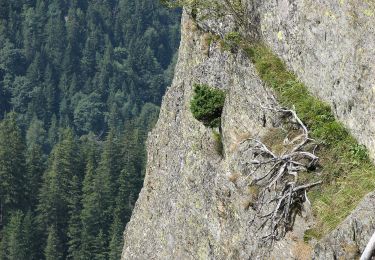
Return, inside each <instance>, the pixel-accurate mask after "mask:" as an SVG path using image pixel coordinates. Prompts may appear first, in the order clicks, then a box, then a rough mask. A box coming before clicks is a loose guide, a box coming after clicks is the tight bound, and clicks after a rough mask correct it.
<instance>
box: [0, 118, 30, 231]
mask: <svg viewBox="0 0 375 260" xmlns="http://www.w3.org/2000/svg"><path fill="white" fill-rule="evenodd" d="M15 117H16V115H15V114H14V113H12V114H9V115H8V116H7V118H6V119H4V120H3V121H1V122H0V228H1V227H2V226H3V225H4V224H6V223H7V219H8V218H9V216H10V215H11V214H10V213H11V211H12V210H15V209H17V208H23V207H25V206H26V205H25V188H26V187H25V178H26V165H25V164H26V160H25V143H24V141H23V138H22V135H21V131H20V129H19V127H18V126H17V122H16V119H15Z"/></svg>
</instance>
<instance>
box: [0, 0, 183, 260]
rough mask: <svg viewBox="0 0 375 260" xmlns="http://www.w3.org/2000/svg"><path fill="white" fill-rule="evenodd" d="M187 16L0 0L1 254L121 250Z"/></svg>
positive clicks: (117, 1)
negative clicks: (182, 18) (182, 19)
mask: <svg viewBox="0 0 375 260" xmlns="http://www.w3.org/2000/svg"><path fill="white" fill-rule="evenodd" d="M178 43H179V14H178V12H172V11H171V10H166V9H164V8H162V7H161V6H160V4H159V1H158V0H137V1H135V0H101V1H98V0H95V1H88V0H17V1H10V0H0V259H17V260H19V259H51V260H55V259H119V258H120V253H121V249H122V232H123V230H124V227H125V225H126V223H127V221H128V220H129V218H130V215H131V211H132V209H133V206H134V203H135V200H136V199H137V196H138V192H139V190H140V188H141V187H142V181H143V175H144V163H145V159H146V158H145V149H144V142H145V139H146V137H147V132H148V131H149V130H150V129H151V128H152V126H153V124H154V123H155V121H156V119H157V117H158V113H159V103H160V101H161V97H162V95H163V93H164V90H165V88H166V86H167V85H168V84H169V83H170V80H171V76H172V73H173V64H174V62H173V61H174V60H175V58H174V56H175V55H174V54H175V51H176V49H177V47H178Z"/></svg>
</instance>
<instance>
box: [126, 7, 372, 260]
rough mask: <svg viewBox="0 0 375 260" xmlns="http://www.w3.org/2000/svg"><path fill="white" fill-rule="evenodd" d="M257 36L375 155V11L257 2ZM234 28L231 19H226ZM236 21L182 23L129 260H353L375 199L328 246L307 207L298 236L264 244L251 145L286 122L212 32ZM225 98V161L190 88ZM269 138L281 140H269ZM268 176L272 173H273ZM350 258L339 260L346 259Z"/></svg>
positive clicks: (248, 68) (249, 69)
mask: <svg viewBox="0 0 375 260" xmlns="http://www.w3.org/2000/svg"><path fill="white" fill-rule="evenodd" d="M247 3H248V5H249V10H252V12H251V15H252V16H251V17H248V19H249V21H252V24H253V26H254V31H253V32H248V33H249V34H251V35H252V36H253V35H257V37H259V38H261V39H262V40H264V41H265V42H266V43H267V45H268V46H269V47H270V48H271V49H272V50H273V51H274V52H275V53H277V54H278V55H279V56H280V57H281V58H282V59H283V60H284V62H285V63H286V64H287V66H288V67H289V69H290V70H292V71H293V72H294V73H295V74H296V75H297V76H298V77H299V78H300V79H301V80H302V81H303V82H305V83H306V85H307V87H308V88H309V89H310V91H311V92H312V93H313V94H315V95H316V96H317V97H319V98H321V99H323V100H325V101H327V102H329V104H330V105H331V107H332V109H333V111H334V113H335V115H336V116H337V118H338V119H340V120H341V121H342V122H343V123H344V124H345V125H346V126H347V127H348V128H349V129H350V131H351V132H352V134H353V135H354V136H355V137H356V138H357V140H358V141H359V142H360V143H363V144H365V145H366V146H367V147H368V149H369V150H370V152H371V154H372V155H374V152H375V142H374V136H375V135H374V129H375V127H374V124H375V120H374V119H373V118H375V115H374V112H375V103H374V99H375V96H374V95H375V91H374V86H375V76H374V75H375V67H374V64H375V60H374V57H375V56H374V55H373V54H374V48H372V47H374V46H373V45H374V42H375V41H374V37H375V33H374V31H373V30H374V28H375V19H373V15H374V6H373V3H372V2H370V1H368V2H367V1H346V0H342V1H334V3H333V1H328V0H327V1H299V0H280V1H272V0H267V1H250V0H249V1H248V2H247ZM228 21H231V19H229V20H228ZM228 21H224V22H223V21H215V20H210V21H207V22H203V23H198V24H197V23H196V21H194V19H192V18H191V16H190V15H188V14H186V13H184V14H183V18H182V39H181V45H180V50H179V58H178V63H177V66H176V69H175V77H174V81H173V84H172V86H171V87H170V88H168V90H167V93H166V94H165V96H164V99H163V103H162V108H161V112H160V118H159V121H158V123H157V125H156V127H155V129H154V130H153V131H152V132H151V133H150V135H149V138H148V144H147V148H148V149H147V150H148V163H147V172H146V177H145V181H144V187H143V189H142V191H141V193H140V196H139V199H138V201H137V204H136V207H135V209H134V212H133V216H132V218H131V221H130V222H129V224H128V225H127V227H126V230H125V244H124V249H123V254H122V259H272V258H273V259H310V258H315V259H355V258H356V257H358V254H359V253H360V252H361V251H362V250H363V249H364V247H365V245H366V243H367V240H368V239H369V237H370V236H371V234H372V232H373V230H374V228H375V204H374V203H375V199H374V195H373V194H369V195H368V196H367V197H366V198H365V199H364V200H363V202H361V203H360V204H359V205H358V207H357V209H355V210H354V211H353V213H352V214H351V215H350V216H348V217H347V218H346V220H345V221H343V223H342V224H340V225H339V226H338V227H337V228H336V229H335V230H333V231H332V232H330V233H329V234H326V235H325V236H324V237H323V238H322V239H320V240H319V241H318V240H312V241H310V243H305V241H304V234H305V231H306V230H307V229H309V228H310V227H311V226H313V225H314V217H313V216H312V214H311V212H310V207H309V205H308V203H307V202H306V203H305V205H304V209H303V211H302V212H301V213H300V214H299V215H298V216H297V217H296V219H295V222H294V227H293V229H292V230H290V231H289V232H287V234H286V236H285V237H284V238H283V239H281V240H279V241H276V242H274V243H273V244H272V246H271V247H270V246H269V245H268V244H266V243H264V242H263V240H262V237H263V236H264V235H265V234H267V232H269V230H267V228H260V226H261V224H262V220H261V219H260V218H258V217H256V214H255V211H254V209H253V207H252V204H253V203H254V201H255V200H256V199H257V198H256V192H255V191H254V190H253V189H251V188H250V187H249V180H248V177H249V174H250V173H251V172H252V170H253V169H252V168H251V167H252V166H251V165H249V158H252V156H254V155H253V154H251V149H249V147H248V144H247V143H246V142H244V141H245V140H247V139H248V138H249V137H252V138H256V139H259V140H262V139H264V138H265V137H267V136H269V135H270V132H271V133H272V131H273V130H274V129H279V128H283V119H282V118H281V117H280V115H278V114H277V113H275V112H273V111H270V110H266V109H263V108H262V107H261V106H260V105H259V103H260V102H261V103H262V105H263V106H270V107H271V106H277V104H275V102H276V101H275V100H274V99H273V98H271V97H272V96H273V94H274V93H273V92H272V90H271V89H270V88H268V87H267V86H266V85H265V84H264V83H263V82H262V80H261V79H260V77H259V76H258V73H257V71H256V69H255V66H254V65H253V64H252V62H251V61H250V59H249V58H248V56H247V55H245V53H244V52H243V51H241V50H239V51H236V52H230V51H224V50H223V48H222V46H221V44H220V42H215V41H212V39H211V38H212V34H211V33H210V31H211V32H214V33H215V34H219V35H225V34H226V33H228V32H230V31H231V30H232V29H233V28H234V27H235V25H234V23H232V22H228ZM195 83H202V84H203V83H204V84H208V85H210V86H213V87H216V88H220V89H223V90H225V91H226V93H227V96H226V101H225V105H224V111H223V115H222V126H221V129H222V143H223V147H224V149H223V155H222V154H220V153H219V152H218V151H217V150H218V149H217V145H218V143H217V142H218V141H217V140H216V139H215V137H214V135H213V134H212V130H211V129H208V128H206V127H205V126H203V124H202V123H200V122H199V121H197V120H196V119H194V118H193V116H192V115H191V112H190V108H189V104H190V100H191V98H192V94H193V85H194V84H195ZM271 138H272V137H271ZM264 170H266V169H264ZM340 257H341V258H340Z"/></svg>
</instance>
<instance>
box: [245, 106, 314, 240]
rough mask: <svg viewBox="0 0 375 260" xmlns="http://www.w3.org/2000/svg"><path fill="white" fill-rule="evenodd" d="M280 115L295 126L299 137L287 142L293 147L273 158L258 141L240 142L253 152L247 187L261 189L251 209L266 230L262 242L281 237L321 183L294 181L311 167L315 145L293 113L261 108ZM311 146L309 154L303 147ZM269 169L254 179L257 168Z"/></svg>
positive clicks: (287, 110)
mask: <svg viewBox="0 0 375 260" xmlns="http://www.w3.org/2000/svg"><path fill="white" fill-rule="evenodd" d="M262 108H263V109H268V110H272V111H275V112H277V113H282V114H284V115H286V116H289V117H291V121H292V122H293V123H295V124H296V125H298V128H299V129H300V130H301V131H302V134H301V135H299V136H297V137H296V138H294V139H293V141H292V142H291V143H292V144H294V145H293V147H291V148H290V149H288V151H286V152H284V153H283V154H281V155H277V154H276V153H275V152H273V151H272V150H271V149H270V148H269V147H267V146H266V145H265V144H264V143H262V142H261V141H260V140H256V139H253V138H248V139H246V140H244V141H243V142H242V143H244V142H248V141H252V142H253V143H254V145H253V146H252V147H251V148H250V149H252V151H253V154H254V158H253V159H252V160H251V162H250V163H251V164H252V165H253V166H254V168H255V170H253V172H252V173H251V174H250V176H251V177H253V179H252V181H251V185H257V186H259V187H261V192H260V194H259V196H258V201H257V203H256V206H255V207H254V208H255V210H256V211H257V214H258V216H259V217H260V218H261V219H264V221H263V223H262V225H261V226H260V229H263V228H265V227H267V230H269V233H268V234H266V235H265V236H264V237H263V239H264V240H265V241H271V242H273V241H275V240H278V239H280V238H282V237H283V236H284V235H285V234H286V232H287V231H288V230H290V229H291V228H292V226H293V221H294V216H295V214H296V212H297V211H298V210H300V209H301V208H302V206H303V203H304V202H305V201H308V202H309V200H308V198H307V191H308V190H309V189H310V188H312V187H314V186H316V185H319V184H321V181H317V182H313V183H306V184H305V183H303V184H301V183H300V182H298V175H299V173H301V172H308V171H309V169H312V168H315V166H316V165H317V163H318V160H319V158H318V157H317V156H316V155H315V150H316V147H317V145H316V144H315V141H314V140H313V139H312V138H310V137H309V131H308V129H307V127H306V126H305V125H304V123H303V122H302V121H301V119H300V118H299V117H298V115H297V113H296V112H295V111H294V110H290V109H282V108H280V109H276V108H270V107H264V106H262ZM311 143H312V144H315V147H314V148H313V149H311V145H310V146H309V147H310V150H312V151H309V149H308V147H307V144H311ZM261 166H263V167H262V168H267V169H269V170H268V171H267V172H266V173H265V174H264V175H262V176H260V177H255V176H254V175H255V173H256V172H257V171H258V169H260V168H261ZM265 205H266V206H267V207H269V206H270V205H271V208H272V209H271V211H270V212H267V213H264V212H265V209H263V208H264V206H265Z"/></svg>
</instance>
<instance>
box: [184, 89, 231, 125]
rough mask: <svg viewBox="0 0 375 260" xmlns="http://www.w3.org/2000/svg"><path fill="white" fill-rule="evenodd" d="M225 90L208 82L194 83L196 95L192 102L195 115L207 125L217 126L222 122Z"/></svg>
mask: <svg viewBox="0 0 375 260" xmlns="http://www.w3.org/2000/svg"><path fill="white" fill-rule="evenodd" d="M224 100H225V92H224V91H222V90H220V89H216V88H211V87H210V86H208V85H206V84H194V96H193V98H192V100H191V102H190V110H191V112H192V114H193V116H194V117H195V118H196V119H197V120H199V121H201V122H202V123H203V124H204V125H205V126H208V127H211V128H215V127H219V126H220V123H221V113H222V111H223V107H224Z"/></svg>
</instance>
